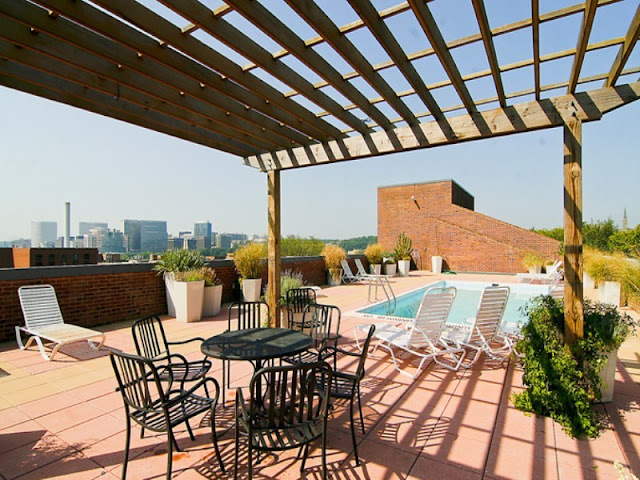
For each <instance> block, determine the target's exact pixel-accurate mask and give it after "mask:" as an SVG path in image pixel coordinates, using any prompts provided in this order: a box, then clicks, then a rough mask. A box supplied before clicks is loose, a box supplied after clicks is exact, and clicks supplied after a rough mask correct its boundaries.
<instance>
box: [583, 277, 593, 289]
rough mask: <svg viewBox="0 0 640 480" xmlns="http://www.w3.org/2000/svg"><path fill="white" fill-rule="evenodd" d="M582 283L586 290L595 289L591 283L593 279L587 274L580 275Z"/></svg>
mask: <svg viewBox="0 0 640 480" xmlns="http://www.w3.org/2000/svg"><path fill="white" fill-rule="evenodd" d="M582 283H583V285H584V288H588V289H591V290H593V289H594V288H596V284H595V282H594V281H593V278H591V275H589V274H588V273H583V274H582Z"/></svg>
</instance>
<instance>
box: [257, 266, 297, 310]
mask: <svg viewBox="0 0 640 480" xmlns="http://www.w3.org/2000/svg"><path fill="white" fill-rule="evenodd" d="M303 286H304V279H303V278H302V273H301V272H293V271H292V270H286V271H284V272H282V275H281V276H280V301H279V303H280V305H285V304H286V300H287V293H288V292H289V290H293V289H296V288H301V287H303ZM264 300H265V302H267V303H269V284H267V285H266V286H265V290H264Z"/></svg>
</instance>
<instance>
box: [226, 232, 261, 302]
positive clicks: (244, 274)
mask: <svg viewBox="0 0 640 480" xmlns="http://www.w3.org/2000/svg"><path fill="white" fill-rule="evenodd" d="M263 258H264V248H263V246H262V245H260V244H259V243H249V244H247V245H245V246H244V247H240V248H238V249H237V250H236V251H235V253H234V255H233V263H234V264H235V266H236V270H237V271H238V274H239V275H240V282H241V283H242V295H243V296H244V300H245V301H246V302H257V301H258V300H259V299H260V287H261V286H262V277H261V276H260V274H261V272H262V259H263Z"/></svg>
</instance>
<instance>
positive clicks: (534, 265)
mask: <svg viewBox="0 0 640 480" xmlns="http://www.w3.org/2000/svg"><path fill="white" fill-rule="evenodd" d="M543 263H544V261H543V260H542V258H541V257H540V255H538V254H537V253H535V252H525V253H524V255H523V256H522V266H523V267H524V268H526V269H528V270H529V273H542V264H543Z"/></svg>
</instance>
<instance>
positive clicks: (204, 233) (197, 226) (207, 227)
mask: <svg viewBox="0 0 640 480" xmlns="http://www.w3.org/2000/svg"><path fill="white" fill-rule="evenodd" d="M193 236H194V237H196V238H197V237H209V238H211V222H196V223H194V224H193Z"/></svg>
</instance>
